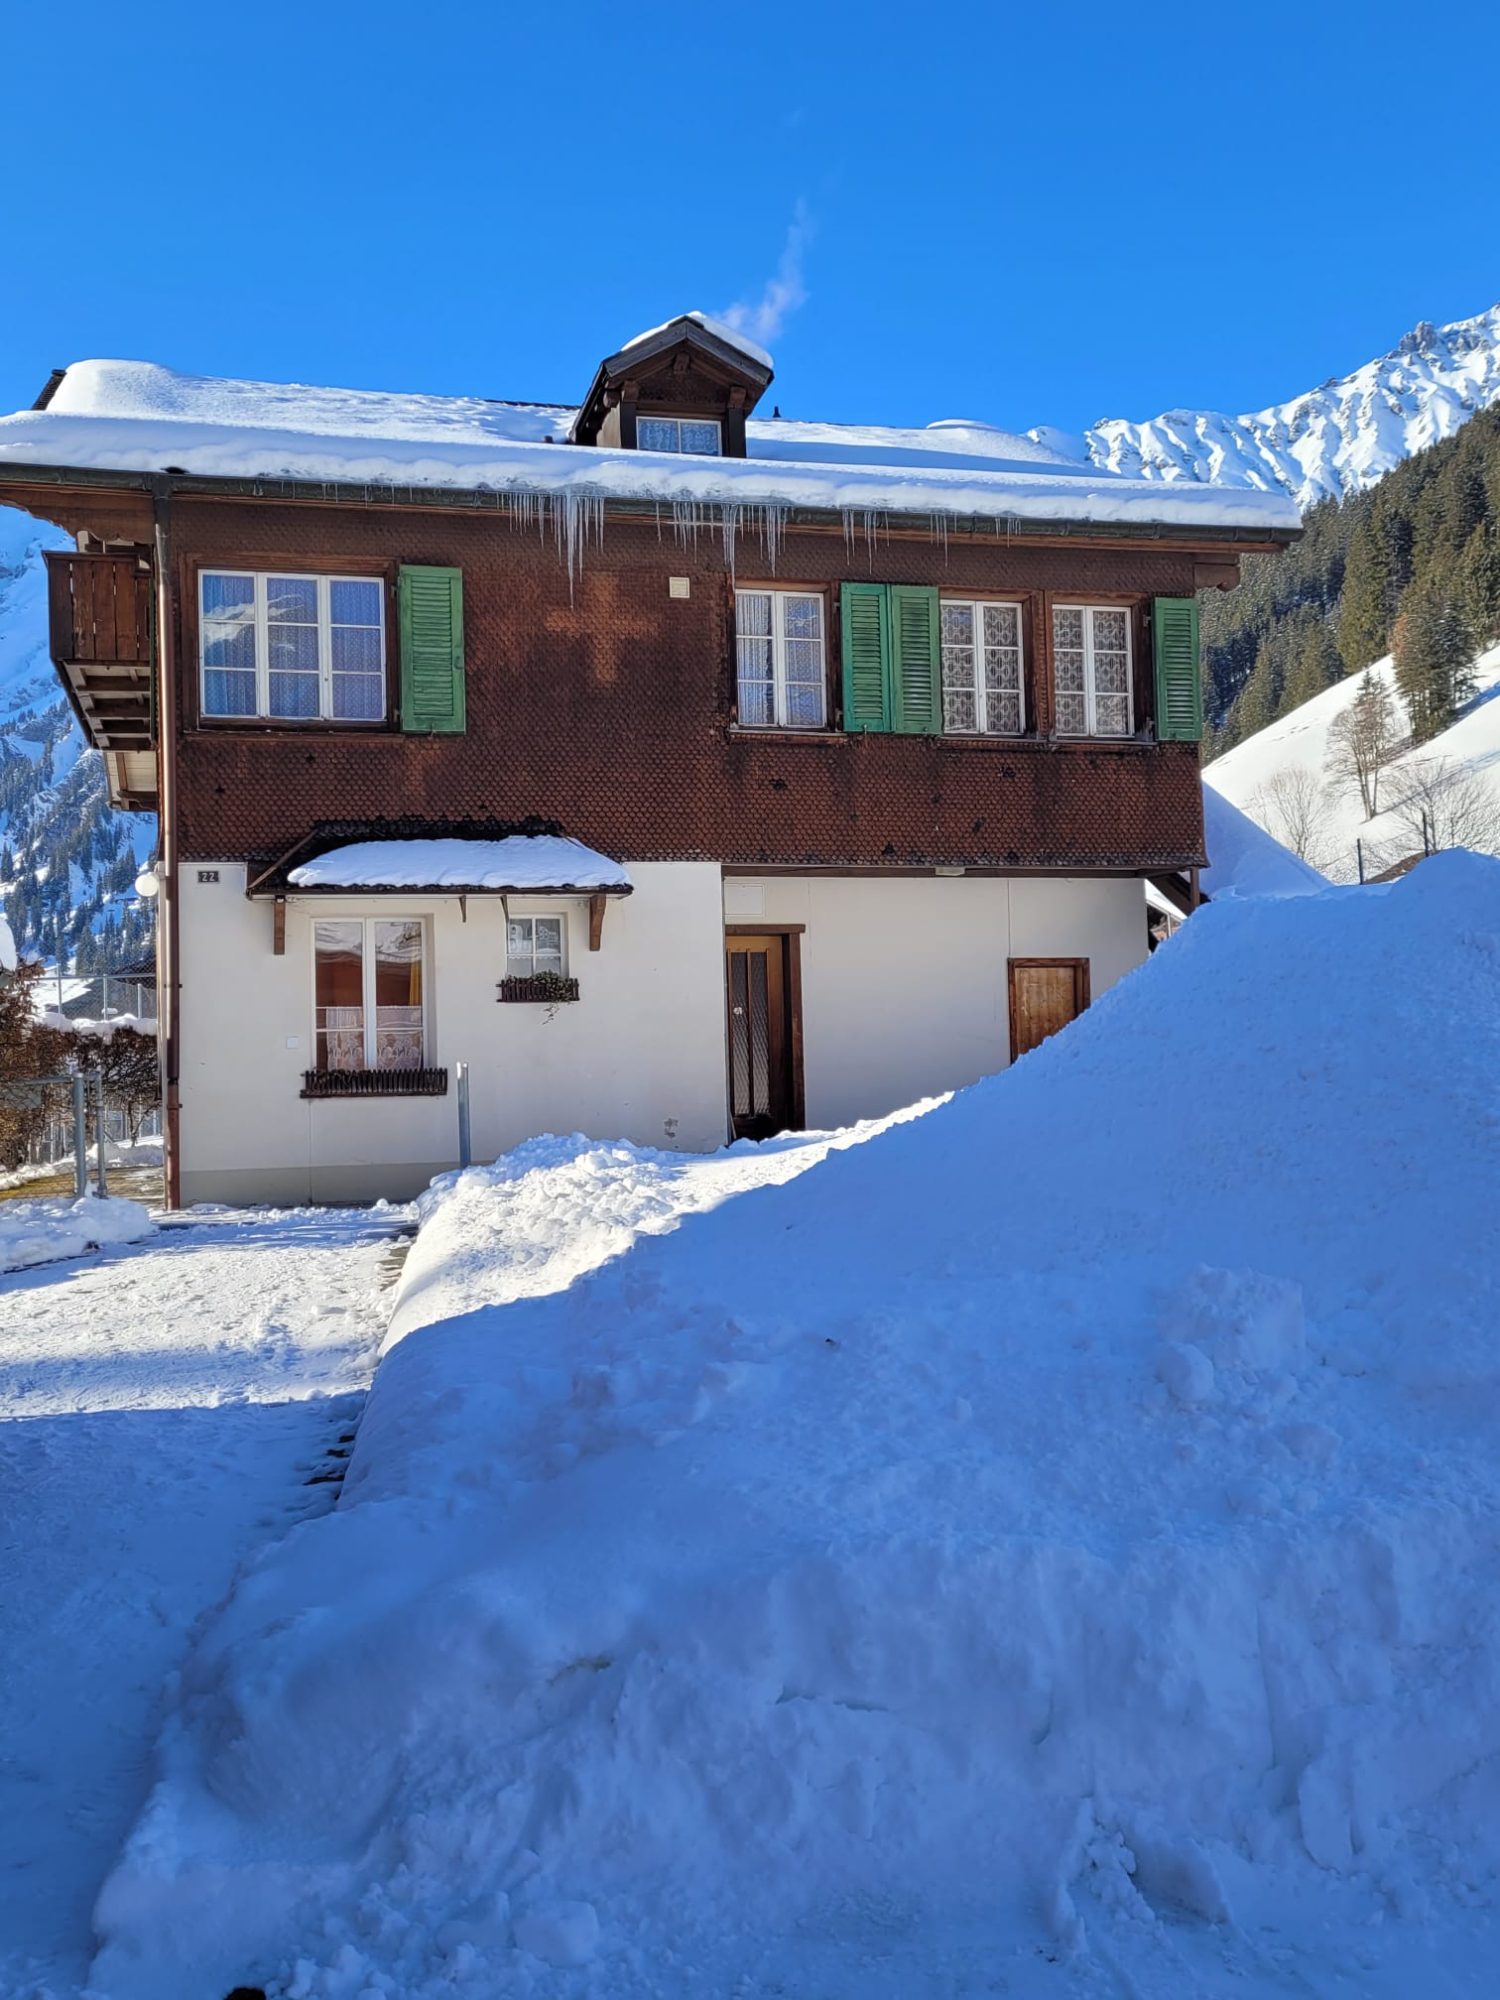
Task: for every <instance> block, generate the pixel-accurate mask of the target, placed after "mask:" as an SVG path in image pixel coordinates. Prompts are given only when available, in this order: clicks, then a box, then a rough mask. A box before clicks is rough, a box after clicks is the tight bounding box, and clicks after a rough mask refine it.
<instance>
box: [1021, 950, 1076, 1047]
mask: <svg viewBox="0 0 1500 2000" xmlns="http://www.w3.org/2000/svg"><path fill="white" fill-rule="evenodd" d="M1088 1004H1089V962H1088V960H1087V959H1086V958H1013V959H1012V960H1011V961H1010V1059H1011V1061H1012V1062H1014V1061H1015V1060H1016V1058H1017V1057H1018V1056H1024V1055H1025V1053H1026V1051H1027V1050H1028V1049H1034V1048H1035V1047H1036V1046H1037V1044H1038V1043H1039V1042H1045V1041H1046V1039H1047V1037H1048V1036H1049V1035H1055V1034H1056V1033H1057V1031H1058V1029H1059V1028H1065V1027H1066V1026H1067V1025H1068V1023H1069V1021H1072V1020H1074V1019H1076V1018H1077V1016H1078V1015H1080V1014H1081V1013H1082V1012H1083V1010H1084V1008H1085V1007H1087V1005H1088Z"/></svg>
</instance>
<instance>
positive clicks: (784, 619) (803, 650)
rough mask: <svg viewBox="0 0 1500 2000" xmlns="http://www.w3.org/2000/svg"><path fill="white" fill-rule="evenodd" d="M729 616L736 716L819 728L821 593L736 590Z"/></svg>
mask: <svg viewBox="0 0 1500 2000" xmlns="http://www.w3.org/2000/svg"><path fill="white" fill-rule="evenodd" d="M734 617H735V648H736V653H737V657H738V671H739V718H740V721H741V722H742V723H744V724H746V725H747V726H748V727H749V728H752V729H821V728H822V727H823V724H824V722H825V720H826V719H827V714H828V674H827V669H826V668H825V666H824V662H823V598H822V595H821V593H819V592H817V591H797V590H737V591H736V592H735V594H734Z"/></svg>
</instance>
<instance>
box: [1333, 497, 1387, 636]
mask: <svg viewBox="0 0 1500 2000" xmlns="http://www.w3.org/2000/svg"><path fill="white" fill-rule="evenodd" d="M1389 583H1390V564H1389V561H1388V559H1387V555H1386V547H1385V539H1384V537H1383V536H1382V535H1381V533H1380V531H1379V528H1378V526H1377V525H1376V523H1375V521H1374V518H1373V510H1371V511H1370V512H1368V513H1366V514H1364V515H1362V516H1361V518H1360V520H1359V523H1358V525H1357V526H1356V528H1355V530H1354V533H1353V536H1352V537H1351V538H1350V542H1349V559H1348V561H1347V563H1346V564H1345V566H1344V601H1343V609H1342V611H1341V612H1340V615H1339V651H1340V653H1341V654H1342V655H1343V657H1344V660H1345V663H1346V664H1347V666H1348V668H1349V671H1350V673H1358V672H1359V670H1360V669H1361V668H1362V667H1368V666H1369V665H1370V663H1371V662H1372V661H1373V660H1378V659H1379V658H1380V656H1381V654H1382V653H1383V652H1384V651H1385V644H1386V629H1387V628H1386V591H1387V589H1388V587H1389Z"/></svg>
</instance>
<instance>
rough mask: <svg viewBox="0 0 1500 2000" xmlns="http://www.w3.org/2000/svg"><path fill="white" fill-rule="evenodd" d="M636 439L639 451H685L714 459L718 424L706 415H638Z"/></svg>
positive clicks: (715, 456)
mask: <svg viewBox="0 0 1500 2000" xmlns="http://www.w3.org/2000/svg"><path fill="white" fill-rule="evenodd" d="M635 442H636V447H637V449H638V450H640V451H686V452H692V453H694V454H695V455H696V456H699V457H702V458H717V457H718V456H719V426H718V425H717V424H716V423H715V422H714V421H713V420H712V419H711V418H709V417H637V418H636V420H635Z"/></svg>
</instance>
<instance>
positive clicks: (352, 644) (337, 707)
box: [198, 570, 385, 722]
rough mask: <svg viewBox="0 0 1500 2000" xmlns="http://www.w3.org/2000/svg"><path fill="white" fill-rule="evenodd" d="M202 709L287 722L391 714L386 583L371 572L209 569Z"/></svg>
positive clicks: (202, 617) (202, 615)
mask: <svg viewBox="0 0 1500 2000" xmlns="http://www.w3.org/2000/svg"><path fill="white" fill-rule="evenodd" d="M198 609H199V622H198V635H199V636H198V648H199V657H200V661H201V665H202V687H203V713H204V714H205V715H211V716H236V715H246V716H258V717H259V716H264V717H274V718H275V719H276V720H277V721H281V722H318V721H323V722H379V721H380V720H381V719H382V718H383V717H384V715H385V585H384V584H383V583H382V582H381V581H380V579H379V578H378V577H370V576H268V575H265V574H257V573H255V572H252V571H249V570H204V571H203V572H202V574H201V575H200V577H199V579H198Z"/></svg>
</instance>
